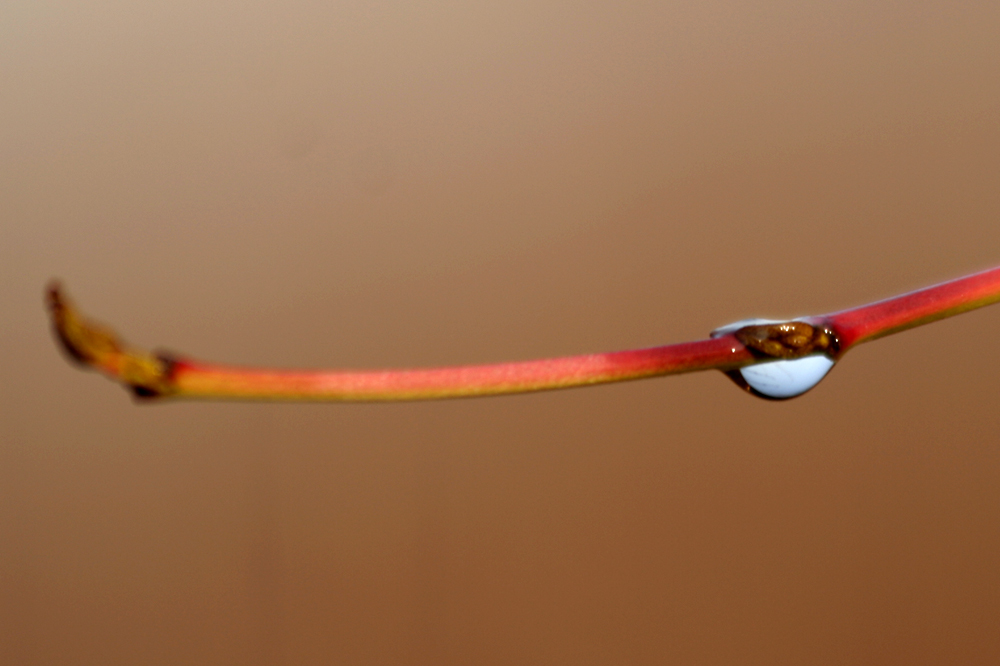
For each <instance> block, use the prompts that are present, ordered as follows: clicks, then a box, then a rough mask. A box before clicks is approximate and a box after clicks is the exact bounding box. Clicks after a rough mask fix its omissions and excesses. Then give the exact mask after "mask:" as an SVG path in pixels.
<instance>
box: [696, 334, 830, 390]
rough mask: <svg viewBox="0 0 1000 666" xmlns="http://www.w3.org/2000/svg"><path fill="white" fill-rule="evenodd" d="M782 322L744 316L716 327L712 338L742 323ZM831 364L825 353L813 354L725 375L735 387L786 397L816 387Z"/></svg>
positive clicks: (775, 361)
mask: <svg viewBox="0 0 1000 666" xmlns="http://www.w3.org/2000/svg"><path fill="white" fill-rule="evenodd" d="M788 321H795V320H788ZM782 323H785V321H775V320H771V319H744V320H742V321H738V322H735V323H732V324H729V325H727V326H722V327H720V328H717V329H715V330H714V331H712V337H713V338H717V337H720V336H722V335H726V334H727V333H733V332H735V331H738V330H739V329H741V328H743V327H744V326H757V325H762V324H782ZM834 363H835V361H834V360H833V359H831V358H830V357H828V356H826V355H824V354H813V355H811V356H805V357H803V358H796V359H781V360H774V361H765V362H763V363H758V364H756V365H748V366H746V367H743V368H740V369H738V370H733V371H731V372H727V373H726V374H727V375H728V376H729V378H730V379H732V380H733V381H734V382H736V384H737V385H738V386H740V387H741V388H744V389H746V390H748V391H750V392H751V393H753V394H754V395H757V396H759V397H761V398H769V399H771V400H787V399H788V398H794V397H795V396H799V395H802V394H803V393H805V392H806V391H808V390H809V389H811V388H812V387H814V386H816V384H818V383H819V382H820V380H822V379H823V377H825V376H826V373H828V372H830V368H832V367H833V366H834Z"/></svg>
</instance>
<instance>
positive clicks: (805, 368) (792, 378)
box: [735, 354, 834, 400]
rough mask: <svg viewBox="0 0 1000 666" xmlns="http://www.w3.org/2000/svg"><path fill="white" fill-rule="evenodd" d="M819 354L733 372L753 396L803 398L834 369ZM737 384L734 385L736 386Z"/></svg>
mask: <svg viewBox="0 0 1000 666" xmlns="http://www.w3.org/2000/svg"><path fill="white" fill-rule="evenodd" d="M833 363H834V362H833V361H832V360H831V359H829V358H827V357H826V356H823V355H822V354H816V355H813V356H806V357H805V358H797V359H794V360H791V361H771V362H768V363H758V364H757V365H748V366H746V367H745V368H740V369H739V370H736V371H735V372H736V373H739V375H740V376H741V377H742V378H743V381H744V382H746V384H747V386H749V387H750V388H751V389H753V392H754V393H756V394H758V395H760V396H761V397H765V398H772V399H774V400H785V399H787V398H794V397H795V396H797V395H802V394H803V393H805V392H806V391H808V390H809V389H811V388H812V387H813V386H816V384H819V382H820V380H821V379H823V377H826V373H828V372H830V368H832V367H833ZM739 383H740V382H738V381H737V384H739Z"/></svg>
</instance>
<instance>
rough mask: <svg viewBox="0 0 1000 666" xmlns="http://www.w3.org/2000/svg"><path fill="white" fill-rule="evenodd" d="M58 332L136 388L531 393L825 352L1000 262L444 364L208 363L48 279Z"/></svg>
mask: <svg viewBox="0 0 1000 666" xmlns="http://www.w3.org/2000/svg"><path fill="white" fill-rule="evenodd" d="M47 300H48V305H49V311H50V313H51V316H52V322H53V326H54V328H55V332H56V336H57V338H58V339H59V341H60V342H61V343H62V346H63V348H64V350H65V351H66V352H67V353H68V354H69V356H70V357H71V358H72V359H73V360H75V361H77V362H79V363H81V364H83V365H85V366H87V367H90V368H93V369H95V370H98V371H99V372H101V373H103V374H104V375H106V376H108V377H110V378H111V379H113V380H116V381H118V382H121V383H122V384H124V385H125V386H126V387H128V388H129V389H131V390H132V391H133V393H134V394H135V395H136V396H137V397H140V398H164V397H175V398H201V399H215V400H220V399H223V400H224V399H237V400H239V399H256V400H290V401H389V400H424V399H436V398H453V397H469V396H481V395H497V394H504V393H526V392H530V391H543V390H550V389H559V388H570V387H574V386H587V385H591V384H604V383H609V382H618V381H626V380H630V379H640V378H644V377H655V376H659V375H669V374H679V373H684V372H694V371H698V370H710V369H716V370H722V371H723V372H726V373H729V374H730V375H732V372H733V371H735V370H738V369H739V368H742V367H745V366H748V365H753V364H756V363H761V362H767V361H774V360H778V359H781V360H790V359H791V360H794V359H798V358H803V357H805V356H810V355H817V354H824V355H826V356H828V357H830V358H831V359H834V360H836V359H839V358H840V357H841V356H843V354H844V353H845V352H846V351H847V350H848V349H850V348H851V347H852V346H854V345H856V344H860V343H862V342H867V341H869V340H874V339H876V338H879V337H882V336H884V335H889V334H891V333H897V332H899V331H902V330H906V329H908V328H913V327H914V326H920V325H922V324H926V323H929V322H932V321H936V320H938V319H942V318H944V317H950V316H953V315H956V314H959V313H961V312H966V311H968V310H972V309H975V308H979V307H983V306H985V305H989V304H991V303H996V302H997V301H1000V267H998V268H993V269H990V270H988V271H984V272H982V273H977V274H975V275H970V276H967V277H964V278H960V279H958V280H953V281H951V282H946V283H943V284H940V285H936V286H933V287H928V288H926V289H921V290H919V291H915V292H912V293H908V294H903V295H901V296H896V297H894V298H890V299H887V300H883V301H879V302H877V303H872V304H870V305H863V306H861V307H857V308H851V309H849V310H843V311H841V312H836V313H833V314H828V315H821V316H817V317H806V318H803V319H800V320H796V321H794V322H778V323H763V324H762V323H757V322H754V323H748V324H747V325H745V326H739V325H734V326H732V327H726V328H724V329H720V330H719V331H718V332H717V333H716V336H717V337H712V338H710V339H707V340H700V341H696V342H685V343H680V344H674V345H665V346H661V347H651V348H648V349H636V350H628V351H619V352H610V353H605V354H588V355H582V356H566V357H561V358H550V359H541V360H536V361H521V362H514V363H497V364H490V365H468V366H455V367H445V368H429V369H407V370H376V371H342V370H274V369H264V368H248V367H239V366H225V365H217V364H212V363H203V362H200V361H195V360H193V359H187V358H179V357H174V356H170V355H166V354H153V353H150V352H147V351H143V350H139V349H135V348H132V347H130V346H128V345H127V344H125V343H124V342H122V341H121V339H120V338H119V337H118V336H117V335H116V334H115V333H114V332H113V331H111V330H110V329H107V328H105V327H103V326H101V325H99V324H95V323H93V322H91V321H89V320H88V319H87V318H85V317H84V316H83V315H81V314H80V313H79V312H78V311H77V310H76V308H75V307H74V306H73V305H72V303H70V301H69V300H68V299H67V297H66V296H65V294H64V292H63V290H62V289H61V287H60V285H59V284H58V283H53V284H52V285H51V286H50V287H49V289H48V297H47Z"/></svg>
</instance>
